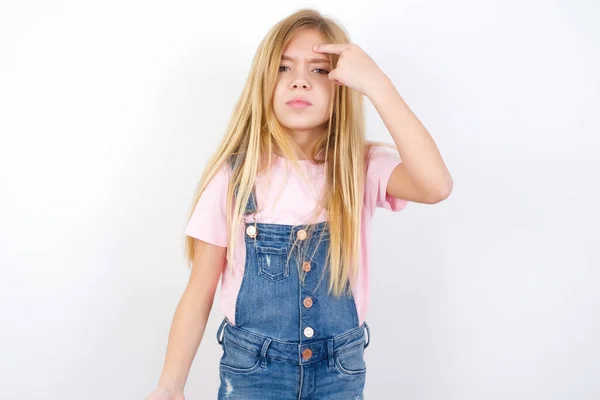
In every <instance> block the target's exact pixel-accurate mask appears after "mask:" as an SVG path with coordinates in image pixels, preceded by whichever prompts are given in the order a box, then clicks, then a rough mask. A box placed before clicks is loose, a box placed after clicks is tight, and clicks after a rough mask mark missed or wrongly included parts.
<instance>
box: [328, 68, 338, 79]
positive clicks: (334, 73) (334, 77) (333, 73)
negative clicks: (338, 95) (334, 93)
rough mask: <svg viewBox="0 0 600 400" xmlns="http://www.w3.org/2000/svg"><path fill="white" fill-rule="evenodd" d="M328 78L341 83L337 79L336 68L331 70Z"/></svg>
mask: <svg viewBox="0 0 600 400" xmlns="http://www.w3.org/2000/svg"><path fill="white" fill-rule="evenodd" d="M327 77H328V78H329V80H332V81H338V82H339V80H338V79H337V78H338V69H337V68H334V69H333V70H331V72H329V73H328V74H327Z"/></svg>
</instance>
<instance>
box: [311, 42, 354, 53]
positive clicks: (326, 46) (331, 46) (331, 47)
mask: <svg viewBox="0 0 600 400" xmlns="http://www.w3.org/2000/svg"><path fill="white" fill-rule="evenodd" d="M348 46H349V45H348V44H347V43H321V44H317V45H315V46H313V50H314V51H316V52H317V53H334V54H340V53H341V52H342V51H344V50H346V49H347V48H348Z"/></svg>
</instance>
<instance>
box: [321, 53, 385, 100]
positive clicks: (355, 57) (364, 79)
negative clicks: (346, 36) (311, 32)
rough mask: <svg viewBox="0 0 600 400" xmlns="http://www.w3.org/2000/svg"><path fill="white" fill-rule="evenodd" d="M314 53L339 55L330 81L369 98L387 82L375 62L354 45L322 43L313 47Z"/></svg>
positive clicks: (330, 74) (330, 75)
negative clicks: (378, 87) (379, 86)
mask: <svg viewBox="0 0 600 400" xmlns="http://www.w3.org/2000/svg"><path fill="white" fill-rule="evenodd" d="M313 51H315V52H316V53H332V54H339V58H338V62H337V65H336V67H335V68H334V69H333V70H332V71H331V72H330V73H329V75H328V77H329V79H330V80H332V81H334V82H335V83H336V84H337V85H342V84H343V85H346V86H348V87H349V88H351V89H354V90H357V91H359V92H360V93H362V94H363V95H365V96H367V97H370V94H371V92H372V91H373V90H376V88H377V86H378V85H380V84H381V83H382V82H385V81H386V80H387V76H386V75H385V74H384V73H383V71H382V70H381V69H380V68H379V66H378V65H377V64H376V63H375V61H373V59H372V58H371V57H370V56H369V55H368V54H367V53H365V52H364V51H363V50H362V49H361V48H360V47H359V46H358V45H356V44H354V43H339V44H337V43H322V44H318V45H315V46H313Z"/></svg>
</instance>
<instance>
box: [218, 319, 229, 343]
mask: <svg viewBox="0 0 600 400" xmlns="http://www.w3.org/2000/svg"><path fill="white" fill-rule="evenodd" d="M226 323H227V317H225V318H223V321H221V325H219V329H217V342H219V344H220V345H221V346H223V338H222V337H221V331H224V329H223V327H224V326H225V324H226ZM223 334H224V332H223ZM223 336H224V335H223Z"/></svg>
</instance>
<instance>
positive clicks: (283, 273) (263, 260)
mask: <svg viewBox="0 0 600 400" xmlns="http://www.w3.org/2000/svg"><path fill="white" fill-rule="evenodd" d="M256 257H257V258H258V274H259V275H260V276H262V277H263V278H265V279H268V280H270V281H278V280H280V279H284V278H286V277H288V276H289V274H290V269H289V265H288V259H287V258H288V250H287V248H286V247H284V248H276V247H268V246H256Z"/></svg>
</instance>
